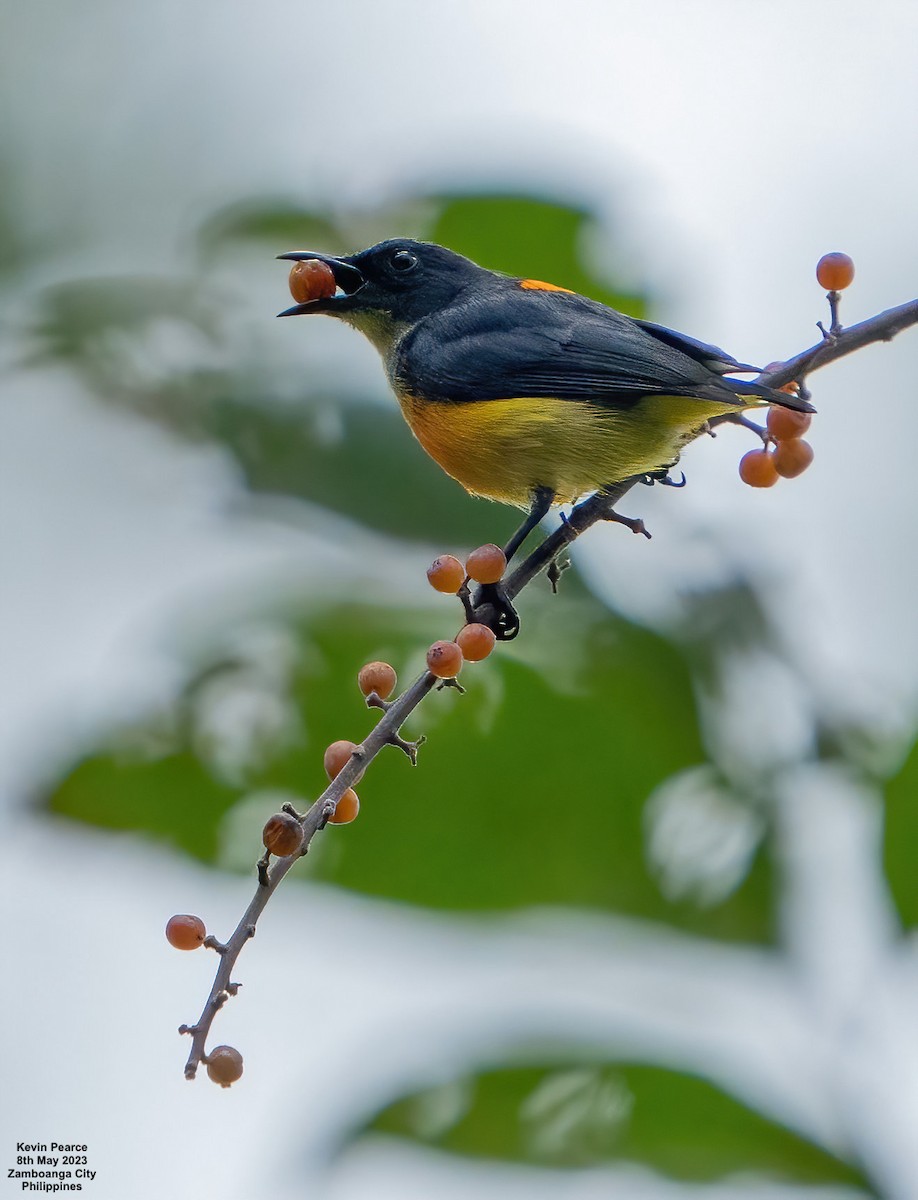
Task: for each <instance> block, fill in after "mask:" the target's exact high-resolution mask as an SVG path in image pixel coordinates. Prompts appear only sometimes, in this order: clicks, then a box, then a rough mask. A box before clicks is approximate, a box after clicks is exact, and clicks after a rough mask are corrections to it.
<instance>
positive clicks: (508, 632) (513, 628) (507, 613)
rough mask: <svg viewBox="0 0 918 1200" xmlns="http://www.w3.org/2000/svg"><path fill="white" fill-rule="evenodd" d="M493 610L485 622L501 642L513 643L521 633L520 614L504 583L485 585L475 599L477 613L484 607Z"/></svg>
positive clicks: (481, 586)
mask: <svg viewBox="0 0 918 1200" xmlns="http://www.w3.org/2000/svg"><path fill="white" fill-rule="evenodd" d="M483 605H484V606H487V607H488V608H490V609H491V611H490V613H488V618H489V619H488V620H487V621H486V622H485V623H486V624H487V625H489V626H490V627H491V628H492V629H493V630H494V635H495V637H496V638H497V640H498V641H499V642H511V641H513V639H514V638H515V637H516V635H517V634H518V633H519V631H520V618H519V613H518V612H517V611H516V609H515V608H514V607H513V604H512V603H511V602H510V597H509V596H508V595H507V593H506V591H505V589H504V586H503V584H502V583H483V584H481V585H480V587H479V589H478V594H477V595H476V597H475V611H476V613H478V612H479V611H480V609H481V608H482V606H483ZM479 619H480V618H479Z"/></svg>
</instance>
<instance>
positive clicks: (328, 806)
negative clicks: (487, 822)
mask: <svg viewBox="0 0 918 1200" xmlns="http://www.w3.org/2000/svg"><path fill="white" fill-rule="evenodd" d="M915 324H918V300H912V301H909V302H908V303H907V304H900V305H899V306H898V307H897V308H890V309H887V310H886V312H882V313H880V314H879V315H878V316H875V317H871V318H870V319H869V320H867V321H862V322H861V323H860V324H859V325H852V326H850V327H849V328H847V329H842V330H841V331H840V332H836V333H835V334H833V335H831V336H830V337H829V338H826V339H824V340H823V341H821V342H819V343H818V344H817V345H815V346H812V347H810V349H809V350H804V351H803V352H802V353H801V354H797V355H795V357H794V358H790V359H788V360H787V361H786V362H784V363H781V364H780V365H779V366H775V367H772V368H771V369H770V370H768V371H764V372H762V374H761V375H759V377H758V382H761V383H765V384H767V385H768V386H769V387H774V388H779V387H782V386H783V385H784V384H786V383H790V382H791V381H792V380H797V381H798V382H800V383H801V384H802V381H803V379H804V378H805V377H806V376H807V375H809V374H811V373H812V372H813V371H816V370H819V369H820V368H821V367H825V366H828V364H829V363H831V362H835V361H836V359H839V358H842V357H844V356H845V355H846V354H851V353H853V352H854V351H855V350H860V349H862V348H863V347H864V346H868V345H870V344H871V343H873V342H884V341H890V340H891V339H892V338H894V337H895V336H896V334H897V333H900V332H901V331H902V330H903V329H907V328H908V327H909V326H910V325H915ZM723 419H724V418H715V419H714V420H713V421H712V422H711V423H710V424H711V425H714V424H715V423H717V421H719V420H723ZM727 419H729V418H727ZM744 423H745V422H744ZM644 478H646V477H645V476H643V475H639V476H635V477H634V478H632V479H626V480H624V481H623V482H621V483H618V484H616V485H615V486H614V487H610V488H609V489H607V490H606V491H604V492H601V493H597V494H596V495H594V496H590V497H589V499H587V500H584V501H583V502H582V503H581V504H578V505H577V506H576V508H574V509H573V510H572V512H571V514H570V516H569V517H566V518H565V519H564V520H563V521H562V522H561V524H560V525H559V526H558V528H557V529H555V530H554V531H553V532H552V533H550V534H549V535H548V537H546V538H545V539H544V540H543V541H542V542H540V544H539V545H538V546H537V547H536V548H535V550H533V551H532V553H531V554H530V555H529V556H528V557H527V558H526V559H524V560H523V562H522V563H520V565H519V566H518V567H517V568H516V569H515V570H514V571H512V573H511V574H510V575H509V576H508V577H507V578H505V579H504V580H503V592H504V595H505V596H506V598H507V599H508V600H512V599H513V598H514V597H516V596H518V595H519V593H520V592H521V591H522V590H523V588H524V587H526V586H527V584H529V583H531V582H532V580H533V579H535V578H536V577H537V576H538V575H540V574H541V573H542V572H543V571H546V570H548V569H549V568H553V567H554V564H555V561H556V559H557V557H558V555H559V554H560V553H561V551H562V550H564V549H565V547H567V546H569V545H570V544H571V543H572V542H574V541H576V539H577V538H578V537H580V536H581V535H582V534H583V533H585V532H586V531H587V530H588V529H589V528H590V527H591V526H593V525H595V524H596V523H597V522H598V521H607V520H621V517H620V515H619V514H615V513H614V512H613V510H614V507H615V505H616V504H617V503H618V502H619V500H621V498H622V497H623V496H624V495H625V494H626V493H627V492H629V491H630V490H631V488H633V487H634V486H635V484H637V483H640V482H641V481H642V480H643V479H644ZM625 523H626V524H631V526H632V528H634V529H635V531H636V532H641V525H640V522H629V521H628V520H627V519H626V520H625ZM555 582H557V576H556V577H555ZM460 599H461V600H462V602H463V605H464V608H465V612H466V617H467V619H468V620H470V621H471V620H475V621H479V622H481V623H482V624H484V625H488V626H489V627H490V628H492V629H493V628H495V624H496V620H497V610H496V608H495V607H494V605H493V604H491V603H490V602H487V601H485V602H478V603H476V602H475V599H474V598H473V599H469V595H468V590H467V588H466V590H465V594H464V595H460ZM438 683H442V681H441V680H438V679H437V678H436V677H435V676H433V675H431V674H430V672H425V673H424V674H423V675H421V676H419V678H418V679H416V680H415V681H414V683H413V684H411V686H410V687H408V688H407V689H406V690H405V691H404V692H402V694H401V695H400V696H399V697H398V698H397V699H396V700H394V701H392V702H391V703H390V702H387V701H382V700H380V699H379V697H378V696H375V695H371V696H370V697H369V699H368V705H369V706H370V707H374V708H380V709H382V710H383V716H382V717H381V718H380V720H379V722H378V723H377V724H376V726H375V727H374V728H373V730H372V731H371V733H370V734H369V735H368V736H367V737H366V738H365V739H364V741H363V743H362V745H361V746H360V747H359V748H358V749H359V753H358V752H355V753H354V754H352V755H351V758H350V759H349V760H348V762H347V763H346V764H345V765H344V767H343V768H342V770H341V772H340V773H339V774H338V775H337V776H336V777H335V779H334V781H333V782H332V783H330V784H329V786H328V787H327V788H326V789H325V791H324V792H323V793H322V795H321V796H320V797H319V798H318V800H316V802H315V803H314V804H313V805H312V807H311V808H310V809H309V810H308V812H306V813H305V814H304V815H303V816H301V817H299V818H298V819H299V820H300V821H301V822H302V825H303V842H302V845H301V847H300V849H299V850H298V851H297V853H296V854H293V855H289V856H288V857H287V858H280V859H277V860H276V861H275V863H274V866H273V867H271V868H270V869H268V868H267V867H266V866H265V867H264V868H263V870H262V871H261V872H260V873H259V883H258V886H257V888H256V891H255V895H254V896H253V897H252V901H251V903H250V904H249V906H248V908H247V909H246V910H245V912H244V913H243V915H242V919H241V920H240V922H239V924H238V925H237V926H236V929H235V931H234V932H233V935H232V937H231V938H230V939H229V941H228V942H227V943H226V944H225V945H223V944H221V943H219V942H217V940H216V939H215V938H208V939H207V943H206V944H208V945H210V946H211V948H212V949H215V950H217V952H218V953H219V955H220V965H219V967H218V968H217V973H216V977H215V979H214V982H213V986H212V987H211V989H210V995H209V996H208V998H207V1003H206V1004H205V1005H204V1009H203V1011H202V1013H201V1016H200V1017H199V1018H198V1021H197V1023H196V1024H195V1025H191V1026H187V1025H182V1026H181V1027H180V1029H179V1032H180V1033H188V1034H191V1052H190V1054H189V1055H188V1061H187V1063H186V1064H185V1076H186V1078H188V1079H193V1078H194V1077H195V1074H196V1072H197V1069H198V1066H199V1064H200V1063H201V1062H203V1061H206V1055H205V1047H206V1043H207V1036H208V1034H209V1032H210V1028H211V1025H212V1024H213V1020H214V1017H215V1016H216V1014H217V1012H219V1010H220V1009H221V1008H222V1007H223V1005H224V1004H225V1003H226V1001H227V999H228V998H229V997H230V996H233V995H235V994H236V992H237V990H238V988H239V986H240V985H239V984H237V983H233V982H232V981H231V978H230V976H231V975H232V972H233V969H234V967H235V965H236V960H237V959H238V957H239V955H240V953H241V951H242V948H243V946H244V945H245V944H246V942H247V941H248V940H249V939H250V938H252V937H254V936H255V926H256V923H257V921H258V918H259V917H260V916H261V914H262V912H263V911H264V909H265V906H266V905H267V903H268V901H269V900H270V899H271V896H272V895H273V894H274V892H275V890H276V888H277V887H278V885H279V884H280V882H281V880H282V879H283V878H284V876H285V875H286V874H287V872H288V871H289V870H290V868H291V867H292V866H293V865H294V863H295V862H296V861H297V859H299V858H302V856H303V855H304V854H306V852H307V851H308V849H309V844H310V842H311V841H312V839H313V838H314V837H315V835H316V833H318V831H319V830H320V829H323V828H324V827H325V824H326V823H327V821H328V819H329V817H330V816H332V815H333V814H334V811H335V806H336V805H337V803H338V800H339V799H340V798H341V796H342V795H343V794H344V793H345V791H347V789H348V788H349V787H351V786H352V784H354V783H356V782H358V780H359V779H360V777H361V776H362V775H363V773H364V771H365V770H366V768H367V766H368V764H369V763H370V762H372V760H373V759H374V758H375V757H376V755H377V754H379V752H380V750H382V748H383V747H384V746H390V745H391V746H397V747H399V748H400V749H402V750H404V751H405V753H407V754H408V756H409V758H410V759H411V761H412V762H415V761H416V757H417V747H418V746H419V745H420V743H421V741H422V739H419V740H418V741H417V742H407V741H405V739H404V738H402V736H401V733H400V730H401V727H402V725H403V724H404V723H405V721H406V720H407V718H408V717H409V716H410V715H411V713H412V712H413V711H414V709H415V708H417V706H418V705H419V704H420V703H421V701H422V700H423V699H424V697H425V696H426V695H427V694H428V693H429V692H430V691H432V690H433V688H434V687H435V686H436V685H437V684H438ZM288 811H291V812H292V813H293V815H296V813H295V810H292V809H289V810H288Z"/></svg>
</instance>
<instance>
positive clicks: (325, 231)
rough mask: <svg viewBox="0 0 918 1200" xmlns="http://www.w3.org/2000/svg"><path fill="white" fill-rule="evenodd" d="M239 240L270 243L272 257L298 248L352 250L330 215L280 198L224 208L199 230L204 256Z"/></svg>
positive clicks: (331, 251)
mask: <svg viewBox="0 0 918 1200" xmlns="http://www.w3.org/2000/svg"><path fill="white" fill-rule="evenodd" d="M240 241H263V242H267V243H270V245H271V247H272V248H273V253H275V254H283V253H284V252H285V251H287V250H300V249H309V250H322V251H325V253H327V254H343V253H346V252H348V251H350V250H353V247H352V246H348V245H347V244H346V240H345V235H344V234H343V233H342V231H341V229H340V228H339V225H338V222H337V221H336V219H335V218H334V217H333V216H330V215H329V214H327V213H320V212H315V211H314V210H312V209H309V208H304V207H303V206H302V205H300V204H295V203H292V202H291V201H289V200H285V199H280V198H267V199H258V200H250V201H245V202H243V203H239V204H230V205H227V206H226V207H225V208H221V209H219V210H218V211H217V212H215V213H213V214H212V215H211V216H210V217H208V219H207V220H206V221H205V222H204V224H203V225H202V226H201V227H200V229H199V230H198V244H199V246H200V248H201V251H202V253H203V254H205V255H212V254H213V253H215V252H217V251H219V250H222V249H224V248H225V247H227V246H228V245H231V244H232V243H234V242H240Z"/></svg>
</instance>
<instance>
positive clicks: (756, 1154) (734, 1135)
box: [368, 1062, 866, 1187]
mask: <svg viewBox="0 0 918 1200" xmlns="http://www.w3.org/2000/svg"><path fill="white" fill-rule="evenodd" d="M368 1129H370V1130H373V1131H378V1132H382V1133H388V1134H395V1135H398V1136H401V1137H408V1138H411V1139H414V1140H423V1141H426V1142H428V1143H432V1144H434V1145H436V1146H438V1147H440V1148H441V1149H443V1150H446V1151H451V1152H453V1153H457V1154H463V1155H474V1156H480V1157H486V1158H495V1159H509V1160H512V1161H516V1162H525V1163H529V1164H538V1165H543V1166H551V1167H554V1168H558V1167H588V1166H596V1165H598V1164H603V1163H610V1162H614V1161H622V1160H624V1161H628V1162H637V1163H641V1164H644V1165H646V1166H648V1167H652V1168H653V1169H654V1170H656V1171H658V1172H660V1173H662V1174H664V1175H667V1176H670V1177H673V1178H675V1179H679V1180H684V1181H691V1182H702V1181H703V1182H712V1181H715V1180H721V1179H723V1178H724V1177H726V1176H729V1175H734V1174H737V1173H740V1172H742V1173H743V1174H750V1173H756V1174H763V1175H768V1176H772V1177H778V1178H780V1179H784V1180H787V1181H793V1182H795V1183H804V1184H817V1183H820V1184H830V1183H835V1184H851V1185H860V1186H861V1187H866V1184H865V1180H864V1177H863V1176H862V1175H861V1173H860V1172H859V1171H858V1170H857V1169H856V1168H855V1167H854V1166H852V1165H851V1164H849V1163H846V1162H843V1161H842V1160H840V1159H839V1158H837V1157H835V1156H834V1155H833V1154H831V1153H829V1152H828V1151H826V1150H824V1149H822V1148H820V1147H818V1146H816V1145H814V1144H813V1143H811V1142H809V1141H807V1140H805V1139H804V1138H802V1137H801V1136H799V1135H798V1134H796V1133H793V1132H792V1131H791V1130H789V1129H787V1128H785V1127H784V1126H782V1125H779V1124H777V1123H775V1122H774V1121H771V1120H769V1119H768V1118H766V1117H763V1116H761V1115H760V1114H759V1113H756V1112H755V1111H753V1110H752V1109H750V1108H748V1107H746V1105H744V1104H742V1103H741V1102H740V1101H739V1100H736V1099H734V1098H732V1097H731V1096H729V1095H727V1094H726V1093H725V1092H723V1091H721V1090H720V1089H719V1088H718V1087H716V1086H715V1085H714V1084H712V1083H709V1082H707V1081H706V1080H703V1079H699V1078H697V1077H696V1076H693V1075H687V1074H683V1073H681V1072H678V1071H671V1070H668V1069H666V1068H662V1067H650V1066H643V1065H632V1064H622V1065H617V1066H597V1065H586V1064H584V1063H582V1062H573V1063H568V1064H566V1065H564V1066H557V1065H554V1066H538V1067H502V1068H499V1069H496V1070H490V1071H485V1072H483V1073H482V1074H480V1075H477V1076H475V1077H473V1078H471V1079H467V1080H458V1081H456V1082H455V1083H453V1084H448V1085H446V1086H445V1087H443V1086H441V1087H439V1088H437V1089H433V1090H432V1091H430V1092H420V1093H416V1094H414V1095H412V1096H408V1097H405V1098H403V1099H401V1100H399V1101H397V1102H396V1103H394V1104H392V1105H390V1106H389V1107H388V1108H386V1109H384V1110H383V1111H382V1112H381V1113H380V1114H379V1115H378V1116H377V1117H376V1118H375V1119H374V1120H373V1121H372V1122H371V1123H370V1125H369V1126H368Z"/></svg>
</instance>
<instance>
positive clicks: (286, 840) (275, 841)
mask: <svg viewBox="0 0 918 1200" xmlns="http://www.w3.org/2000/svg"><path fill="white" fill-rule="evenodd" d="M261 840H262V841H263V842H264V844H265V849H266V850H268V851H269V852H270V853H271V854H276V855H277V857H278V858H286V857H287V855H288V854H295V853H296V851H297V850H299V848H300V844H301V843H302V841H303V826H302V825H301V824H300V823H299V821H298V820H297V819H296V817H291V815H290V814H289V813H275V814H274V816H273V817H268V820H267V822H266V824H265V827H264V829H263V830H262V831H261Z"/></svg>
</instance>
